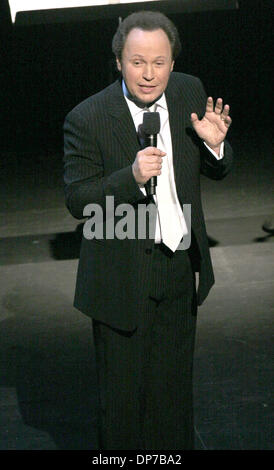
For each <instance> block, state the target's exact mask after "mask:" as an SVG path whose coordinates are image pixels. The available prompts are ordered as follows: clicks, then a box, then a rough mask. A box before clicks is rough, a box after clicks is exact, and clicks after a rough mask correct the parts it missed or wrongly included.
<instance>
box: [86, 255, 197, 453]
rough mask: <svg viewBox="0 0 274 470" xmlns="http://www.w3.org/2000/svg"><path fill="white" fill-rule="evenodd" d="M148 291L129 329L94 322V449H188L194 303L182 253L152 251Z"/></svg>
mask: <svg viewBox="0 0 274 470" xmlns="http://www.w3.org/2000/svg"><path fill="white" fill-rule="evenodd" d="M150 294H151V295H150V298H148V299H143V309H142V311H141V312H140V321H139V326H138V327H137V329H135V330H133V331H132V332H125V331H119V330H116V329H113V328H111V327H109V326H108V325H105V324H102V323H100V322H96V321H94V323H93V328H94V338H95V348H96V356H97V372H98V379H99V385H100V387H99V390H100V426H99V430H100V438H99V448H100V449H105V450H128V449H130V450H184V449H191V448H193V407H192V363H193V350H194V338H195V328H196V303H195V294H194V286H193V273H192V269H191V265H190V260H189V258H188V255H187V253H186V252H183V251H182V252H177V253H176V254H175V255H173V256H172V257H170V258H169V257H168V256H166V254H164V253H163V252H162V251H161V250H159V249H157V250H155V252H154V254H153V275H152V278H151V283H150Z"/></svg>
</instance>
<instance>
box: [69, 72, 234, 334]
mask: <svg viewBox="0 0 274 470" xmlns="http://www.w3.org/2000/svg"><path fill="white" fill-rule="evenodd" d="M165 93H166V100H167V105H168V110H169V121H170V129H171V137H172V146H173V163H174V174H175V183H176V188H177V194H178V198H179V201H180V203H181V205H182V207H183V204H191V230H192V243H191V249H190V253H191V259H192V262H193V267H194V269H195V271H199V273H200V275H199V287H198V291H197V300H198V305H201V303H202V302H203V301H204V299H205V298H206V296H207V294H208V292H209V290H210V288H211V287H212V285H213V283H214V275H213V269H212V263H211V258H210V253H209V247H208V240H207V234H206V228H205V221H204V215H203V210H202V204H201V194H200V173H202V174H204V175H206V176H208V177H210V178H212V179H221V178H223V177H224V176H225V175H226V174H227V173H228V171H229V170H230V167H231V163H232V149H231V147H230V145H229V143H228V142H227V141H225V150H224V158H223V159H221V160H217V159H216V158H215V157H214V156H213V155H212V154H211V153H210V152H209V151H208V150H207V149H206V147H205V145H204V144H203V143H202V142H200V139H199V138H197V136H196V133H195V132H194V131H193V129H192V125H191V121H190V114H191V112H196V113H197V114H198V116H203V114H204V112H205V103H206V94H205V92H204V89H203V86H202V84H201V82H200V80H199V79H198V78H196V77H192V76H190V75H186V74H181V73H175V72H173V73H171V75H170V79H169V82H168V86H167V89H166V91H165ZM64 135H65V147H64V150H65V152H64V163H65V174H64V180H65V196H66V204H67V207H68V209H69V211H70V212H71V214H72V215H73V216H74V217H76V218H78V219H81V218H83V209H84V207H85V206H86V205H87V204H90V203H96V204H98V205H99V206H100V207H101V208H103V211H104V224H105V223H106V220H108V222H109V221H110V217H111V216H110V214H108V213H106V211H105V208H106V196H114V201H115V208H116V207H117V206H118V205H119V204H122V203H129V204H131V205H132V207H133V208H134V211H133V212H134V214H135V216H136V214H137V208H138V205H139V204H147V203H149V202H150V200H149V199H148V198H146V196H144V194H143V193H142V192H141V190H140V189H139V186H138V184H137V183H136V181H135V179H134V177H133V174H132V166H131V165H132V163H133V161H134V159H135V157H136V154H137V152H138V151H139V150H140V146H139V142H138V138H137V135H136V131H135V126H134V123H133V120H132V117H131V114H130V111H129V109H128V106H127V104H126V101H125V99H124V96H123V93H122V88H121V81H120V80H117V81H116V82H115V83H113V84H112V85H110V86H108V87H107V88H105V89H104V90H103V91H101V92H99V93H97V94H96V95H94V96H91V97H89V98H87V99H86V100H85V101H83V102H82V103H80V104H79V105H77V106H76V107H75V108H74V109H73V110H72V111H71V112H70V113H69V114H68V115H67V117H66V120H65V124H64ZM120 219H121V217H118V216H116V217H114V224H116V222H117V221H118V220H120ZM135 222H136V233H137V225H138V220H137V216H136V219H135ZM153 243H154V240H153V239H149V238H148V237H146V238H145V239H138V238H137V237H136V238H134V239H125V240H120V239H118V238H117V237H115V238H114V239H104V240H96V239H92V240H88V239H86V238H85V237H83V239H82V244H81V252H80V260H79V266H78V274H77V283H76V291H75V299H74V305H75V307H76V308H78V309H79V310H80V311H82V312H83V313H85V314H87V315H88V316H91V317H93V318H95V319H96V320H99V321H103V322H105V323H107V324H110V325H112V326H113V327H116V328H121V329H126V330H131V329H134V328H135V327H136V326H137V325H138V315H139V313H140V309H141V308H142V299H144V298H146V297H147V296H148V295H149V279H150V273H151V268H152V246H153Z"/></svg>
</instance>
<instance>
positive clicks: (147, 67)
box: [143, 64, 154, 81]
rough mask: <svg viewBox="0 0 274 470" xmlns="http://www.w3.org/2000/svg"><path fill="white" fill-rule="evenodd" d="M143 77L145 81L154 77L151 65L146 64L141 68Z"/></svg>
mask: <svg viewBox="0 0 274 470" xmlns="http://www.w3.org/2000/svg"><path fill="white" fill-rule="evenodd" d="M143 78H144V79H145V80H147V81H151V80H153V78H154V69H153V65H150V64H146V65H145V67H144V69H143Z"/></svg>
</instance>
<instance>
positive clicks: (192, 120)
mask: <svg viewBox="0 0 274 470" xmlns="http://www.w3.org/2000/svg"><path fill="white" fill-rule="evenodd" d="M190 119H191V122H192V124H194V123H195V122H197V121H199V119H198V116H197V114H196V113H191V115H190Z"/></svg>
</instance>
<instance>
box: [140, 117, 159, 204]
mask: <svg viewBox="0 0 274 470" xmlns="http://www.w3.org/2000/svg"><path fill="white" fill-rule="evenodd" d="M160 127H161V122H160V114H159V113H152V112H147V113H144V117H143V124H142V135H143V142H142V144H143V145H144V147H143V148H146V147H157V134H158V133H159V132H160ZM156 186H157V176H152V178H150V180H149V181H148V182H147V183H146V184H145V188H146V192H147V195H148V196H150V195H154V194H156Z"/></svg>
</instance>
